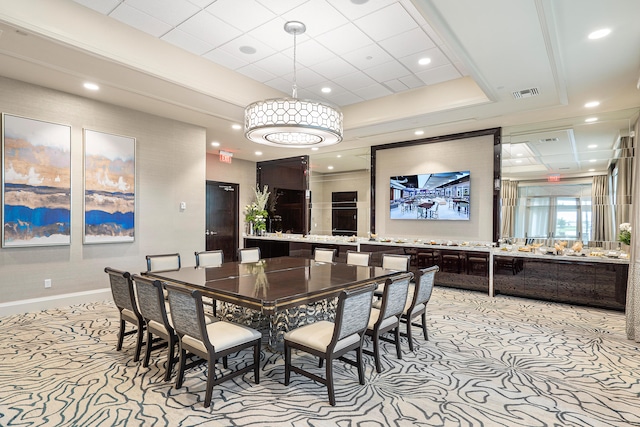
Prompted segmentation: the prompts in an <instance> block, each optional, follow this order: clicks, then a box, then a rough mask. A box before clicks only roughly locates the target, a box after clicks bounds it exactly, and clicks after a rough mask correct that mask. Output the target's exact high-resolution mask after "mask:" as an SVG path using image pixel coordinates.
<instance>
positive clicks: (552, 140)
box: [538, 138, 560, 144]
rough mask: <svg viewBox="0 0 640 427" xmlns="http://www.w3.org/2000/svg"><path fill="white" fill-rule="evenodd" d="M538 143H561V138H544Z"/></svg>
mask: <svg viewBox="0 0 640 427" xmlns="http://www.w3.org/2000/svg"><path fill="white" fill-rule="evenodd" d="M538 141H539V142H541V143H543V144H544V143H545V142H558V141H560V138H542V139H539V140H538Z"/></svg>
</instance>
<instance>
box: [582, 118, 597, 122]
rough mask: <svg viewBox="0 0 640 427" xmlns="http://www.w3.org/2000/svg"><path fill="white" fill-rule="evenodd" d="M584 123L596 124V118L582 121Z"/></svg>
mask: <svg viewBox="0 0 640 427" xmlns="http://www.w3.org/2000/svg"><path fill="white" fill-rule="evenodd" d="M584 121H585V123H593V122H597V121H598V118H597V117H589V118H588V119H585V120H584Z"/></svg>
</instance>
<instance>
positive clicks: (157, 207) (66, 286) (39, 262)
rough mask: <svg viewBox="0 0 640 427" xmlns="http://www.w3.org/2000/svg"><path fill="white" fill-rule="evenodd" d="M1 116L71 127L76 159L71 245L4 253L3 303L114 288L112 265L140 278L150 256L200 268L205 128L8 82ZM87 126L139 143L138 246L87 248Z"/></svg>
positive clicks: (2, 89) (0, 93)
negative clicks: (48, 283)
mask: <svg viewBox="0 0 640 427" xmlns="http://www.w3.org/2000/svg"><path fill="white" fill-rule="evenodd" d="M96 97H99V94H98V95H96ZM0 111H2V112H3V113H7V114H12V115H18V116H24V117H29V118H34V119H38V120H44V121H50V122H55V123H62V124H67V125H70V126H71V158H72V161H71V167H72V170H71V203H72V212H71V223H72V230H71V233H72V234H71V245H70V246H50V247H29V248H2V249H0V304H2V303H8V302H15V301H20V300H27V299H33V298H42V299H44V300H48V299H52V297H56V296H61V295H64V294H70V293H76V292H83V291H93V290H99V289H104V288H108V286H109V285H108V280H107V275H106V274H105V273H104V272H103V269H104V267H105V266H111V267H114V268H119V269H124V270H129V271H131V272H135V273H137V272H140V271H143V270H145V269H146V267H145V258H144V257H145V255H147V254H154V253H166V252H180V253H181V254H182V257H183V265H194V264H195V260H194V259H193V252H194V251H195V250H202V249H203V248H204V238H203V230H204V226H205V224H204V222H205V214H204V212H205V198H204V191H205V162H206V155H205V154H206V153H205V142H206V135H205V129H203V128H200V127H197V126H193V125H189V124H186V123H181V122H177V121H173V120H170V119H166V118H162V117H157V116H152V115H148V114H144V113H141V112H138V111H133V110H129V109H125V108H120V107H117V106H114V105H109V104H104V103H101V102H97V101H94V100H91V99H87V98H82V97H78V96H74V95H69V94H66V93H62V92H58V91H54V90H50V89H45V88H42V87H39V86H34V85H30V84H26V83H23V82H19V81H15V80H10V79H6V78H0ZM83 128H88V129H93V130H97V131H101V132H107V133H113V134H117V135H125V136H131V137H134V138H136V178H137V181H136V216H135V220H136V235H135V242H133V243H117V244H94V245H84V244H83V243H82V226H83V142H82V129H83ZM180 202H185V203H186V204H187V209H186V210H185V211H182V212H181V211H180V209H179V205H180ZM44 279H51V280H52V287H51V288H50V289H45V288H44ZM59 304H60V305H65V303H64V301H63V300H61V302H60V303H59ZM54 305H55V303H54ZM3 310H5V311H7V312H8V309H7V304H5V307H4V308H3V307H2V305H0V315H2V314H3Z"/></svg>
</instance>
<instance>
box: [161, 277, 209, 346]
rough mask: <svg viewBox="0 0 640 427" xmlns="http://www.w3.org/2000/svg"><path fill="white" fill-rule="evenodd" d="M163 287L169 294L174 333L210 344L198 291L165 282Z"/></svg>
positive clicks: (206, 344)
mask: <svg viewBox="0 0 640 427" xmlns="http://www.w3.org/2000/svg"><path fill="white" fill-rule="evenodd" d="M165 287H166V288H167V293H168V294H169V309H170V311H171V320H172V321H173V328H174V329H175V331H176V333H177V334H178V335H179V336H180V337H182V336H184V335H188V336H190V337H192V338H195V339H197V340H199V341H202V342H203V343H204V345H205V346H208V345H211V344H210V343H209V340H208V339H207V332H206V326H205V321H204V308H203V306H202V294H201V293H200V291H198V290H189V289H186V288H181V287H177V286H173V285H170V284H165Z"/></svg>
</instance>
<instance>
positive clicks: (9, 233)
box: [2, 114, 71, 247]
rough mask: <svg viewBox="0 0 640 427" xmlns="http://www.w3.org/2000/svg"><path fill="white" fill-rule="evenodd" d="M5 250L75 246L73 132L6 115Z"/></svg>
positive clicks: (66, 128) (4, 161) (60, 127)
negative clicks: (72, 217) (72, 197)
mask: <svg viewBox="0 0 640 427" xmlns="http://www.w3.org/2000/svg"><path fill="white" fill-rule="evenodd" d="M3 124H4V132H3V178H4V179H3V187H2V194H3V204H2V208H3V212H2V214H3V215H2V218H3V224H2V246H3V247H12V246H14V247H17V246H40V245H41V246H46V245H68V244H70V243H71V128H70V127H69V126H66V125H61V124H56V123H48V122H43V121H40V120H33V119H28V118H24V117H18V116H12V115H9V114H4V115H3Z"/></svg>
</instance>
